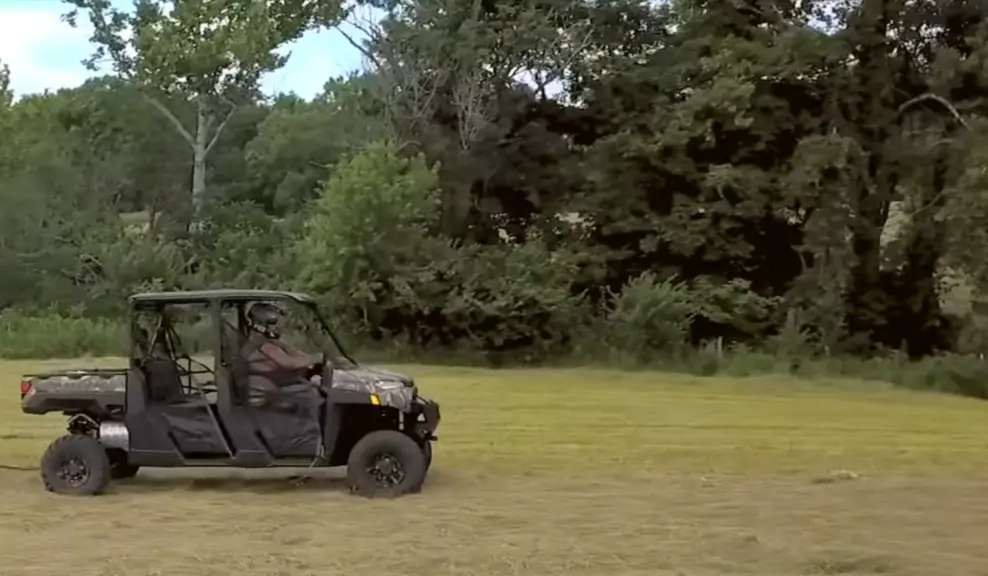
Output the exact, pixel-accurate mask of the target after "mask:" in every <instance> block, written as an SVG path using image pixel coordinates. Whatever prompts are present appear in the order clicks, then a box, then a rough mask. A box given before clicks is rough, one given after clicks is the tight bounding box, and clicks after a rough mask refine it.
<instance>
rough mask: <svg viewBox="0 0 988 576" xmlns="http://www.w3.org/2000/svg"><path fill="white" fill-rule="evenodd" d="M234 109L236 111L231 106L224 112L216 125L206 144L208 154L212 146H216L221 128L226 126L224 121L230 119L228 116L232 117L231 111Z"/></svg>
mask: <svg viewBox="0 0 988 576" xmlns="http://www.w3.org/2000/svg"><path fill="white" fill-rule="evenodd" d="M236 111H237V107H236V106H233V107H231V108H230V111H229V112H227V113H226V117H225V118H223V121H222V122H220V125H219V126H217V127H216V131H215V132H213V138H212V139H211V140H210V141H209V144H207V145H206V154H207V155H208V154H209V151H210V150H212V149H213V146H216V141H217V140H219V139H220V134H222V133H223V129H224V128H226V123H227V122H229V121H230V118H232V117H233V113H234V112H236Z"/></svg>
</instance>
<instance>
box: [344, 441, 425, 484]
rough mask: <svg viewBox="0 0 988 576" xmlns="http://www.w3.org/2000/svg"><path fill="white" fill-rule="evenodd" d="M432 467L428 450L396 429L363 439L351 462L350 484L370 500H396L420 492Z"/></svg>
mask: <svg viewBox="0 0 988 576" xmlns="http://www.w3.org/2000/svg"><path fill="white" fill-rule="evenodd" d="M427 468H428V465H427V463H426V456H425V453H424V450H423V449H422V448H420V447H419V445H418V444H416V443H415V441H414V440H412V439H411V438H409V437H408V436H406V435H405V434H402V433H401V432H397V431H395V430H378V431H376V432H371V433H370V434H367V435H366V436H364V437H363V438H361V439H360V440H359V441H358V442H357V443H356V445H354V447H353V450H351V451H350V457H349V459H348V460H347V483H348V484H349V485H350V488H351V489H353V490H354V491H356V492H357V493H359V494H361V495H362V496H366V497H368V498H396V497H398V496H403V495H405V494H408V493H410V492H415V491H417V490H418V489H419V488H420V487H421V486H422V482H424V481H425V473H426V469H427Z"/></svg>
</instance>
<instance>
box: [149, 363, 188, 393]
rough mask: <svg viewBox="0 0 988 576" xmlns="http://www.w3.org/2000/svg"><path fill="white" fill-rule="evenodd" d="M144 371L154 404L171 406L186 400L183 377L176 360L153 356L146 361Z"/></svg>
mask: <svg viewBox="0 0 988 576" xmlns="http://www.w3.org/2000/svg"><path fill="white" fill-rule="evenodd" d="M144 369H145V373H146V376H147V382H148V395H149V396H150V400H151V401H152V402H155V403H158V404H170V403H174V402H181V401H182V400H184V399H185V392H184V390H183V389H182V376H181V373H180V372H179V369H178V365H177V364H176V363H175V361H174V360H172V359H171V358H160V357H157V356H152V357H151V358H148V359H147V360H146V361H145V363H144Z"/></svg>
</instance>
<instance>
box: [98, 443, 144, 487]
mask: <svg viewBox="0 0 988 576" xmlns="http://www.w3.org/2000/svg"><path fill="white" fill-rule="evenodd" d="M106 456H107V458H109V459H110V479H112V480H126V479H128V478H133V477H134V476H137V472H138V471H139V470H140V469H141V467H140V466H137V465H135V464H130V463H129V462H127V453H126V452H124V451H123V450H121V449H119V448H110V449H109V450H107V451H106Z"/></svg>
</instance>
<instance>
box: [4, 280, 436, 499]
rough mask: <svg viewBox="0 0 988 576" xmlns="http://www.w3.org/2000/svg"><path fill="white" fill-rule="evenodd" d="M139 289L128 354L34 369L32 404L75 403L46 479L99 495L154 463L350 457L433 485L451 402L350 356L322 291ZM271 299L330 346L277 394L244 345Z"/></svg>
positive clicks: (45, 409)
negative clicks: (101, 365)
mask: <svg viewBox="0 0 988 576" xmlns="http://www.w3.org/2000/svg"><path fill="white" fill-rule="evenodd" d="M128 302H129V310H130V328H131V329H130V334H131V343H132V346H131V353H130V357H129V359H128V364H129V365H128V366H127V367H126V368H120V369H109V370H107V369H93V370H69V371H64V372H54V373H46V374H32V375H26V376H25V377H24V378H23V380H22V382H21V390H20V393H21V407H22V410H23V411H24V412H26V413H28V414H47V413H52V412H61V413H63V414H65V415H66V416H67V417H68V433H67V434H65V435H64V436H62V437H61V438H58V439H57V440H55V441H54V442H53V443H52V444H51V445H50V446H49V447H48V449H47V450H46V452H45V453H44V455H43V456H42V458H41V477H42V480H43V482H44V486H45V488H46V489H47V490H49V491H52V492H55V493H58V494H67V495H80V496H82V495H93V494H97V493H100V492H103V491H105V490H106V488H107V487H108V485H109V483H110V482H111V480H121V479H126V478H130V477H132V476H134V475H136V474H137V472H138V470H139V469H140V468H141V467H191V466H214V467H215V466H226V467H237V468H261V467H272V466H283V467H312V466H320V467H324V466H344V465H345V466H346V467H347V483H348V484H349V486H350V487H351V489H352V490H353V491H354V492H356V493H359V494H363V495H365V496H368V497H377V496H383V497H396V496H401V495H404V494H408V493H411V492H417V491H419V490H420V489H421V486H422V484H423V482H424V481H425V477H426V473H427V470H428V468H429V466H430V464H431V461H432V442H433V441H434V440H436V436H435V434H434V433H435V430H436V427H437V426H438V425H439V421H440V413H439V405H438V404H437V403H436V402H434V401H432V400H429V399H427V398H425V397H423V396H420V395H419V393H418V388H417V387H416V385H415V383H414V382H413V380H412V378H410V377H408V376H404V375H401V374H396V373H393V372H389V371H386V370H383V369H378V368H373V367H368V366H363V365H361V364H358V363H357V362H356V361H354V360H353V359H352V358H350V357H349V356H347V354H346V353H345V352H344V351H343V349H342V348H341V346H340V344H339V342H338V341H337V339H336V337H335V336H334V334H333V333H332V331H331V330H330V329H329V328H328V326H327V325H326V323H325V322H323V320H322V318H321V317H320V315H319V312H318V310H317V307H316V305H315V303H314V302H313V300H312V299H311V298H309V297H307V296H305V295H302V294H295V293H290V292H277V291H262V290H208V291H188V292H159V293H143V294H135V295H133V296H131V297H130V298H129V301H128ZM262 302H263V303H267V304H274V305H275V306H277V307H278V308H277V309H278V310H282V311H284V312H283V314H282V316H281V320H282V323H283V324H285V326H283V327H282V330H281V334H280V339H281V340H284V341H285V342H287V343H289V344H290V345H291V346H292V347H294V348H296V349H299V350H304V351H305V352H306V353H310V354H312V355H313V357H314V358H319V359H320V361H319V362H314V363H313V365H312V366H310V367H309V368H308V369H307V374H306V376H307V377H311V378H312V380H311V381H303V382H301V383H297V384H290V385H279V386H276V387H274V388H275V389H276V390H275V392H273V394H274V395H275V396H278V397H277V398H274V400H279V401H286V402H270V403H265V402H260V403H259V402H258V401H257V398H255V397H254V396H253V395H252V392H253V388H252V387H249V386H248V381H249V380H250V379H251V378H252V377H254V376H256V373H254V372H251V370H252V368H251V365H250V363H249V362H248V361H247V360H246V359H245V356H244V353H243V350H244V348H245V346H248V343H249V342H250V341H251V338H252V328H253V326H252V325H251V323H250V322H249V317H250V313H249V310H250V307H251V306H253V305H255V304H257V303H262ZM180 334H181V335H182V336H181V337H180ZM183 341H187V342H190V343H192V344H194V345H189V346H187V345H186V343H185V342H183ZM190 350H194V352H195V353H194V354H193V353H190V352H189V351H190ZM262 400H264V399H262ZM267 400H271V399H270V398H268V399H267ZM293 402H294V404H293ZM286 406H287V407H286Z"/></svg>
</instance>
